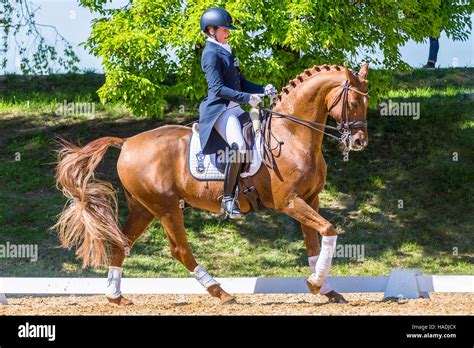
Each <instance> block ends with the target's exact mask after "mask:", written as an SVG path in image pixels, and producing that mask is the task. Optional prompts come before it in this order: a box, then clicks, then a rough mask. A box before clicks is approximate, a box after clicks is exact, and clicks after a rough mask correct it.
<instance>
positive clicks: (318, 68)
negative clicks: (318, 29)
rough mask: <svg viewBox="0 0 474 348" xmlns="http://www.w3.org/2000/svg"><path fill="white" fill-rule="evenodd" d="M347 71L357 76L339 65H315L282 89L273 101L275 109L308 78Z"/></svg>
mask: <svg viewBox="0 0 474 348" xmlns="http://www.w3.org/2000/svg"><path fill="white" fill-rule="evenodd" d="M334 70H336V71H346V72H351V73H352V74H353V75H355V76H357V73H356V72H354V71H352V70H349V69H347V68H346V67H344V66H339V65H327V64H324V65H314V66H313V67H312V68H309V69H304V71H303V72H302V73H300V74H298V75H297V76H296V77H295V78H293V79H291V80H290V81H289V82H288V84H287V85H286V86H285V87H283V88H282V89H281V92H280V93H279V94H278V95H277V96H276V98H275V100H274V101H273V104H272V107H274V106H275V105H276V104H277V103H279V102H280V101H281V100H282V99H283V98H284V97H285V96H287V95H288V94H290V92H291V91H292V90H293V89H295V88H296V87H297V86H298V85H300V84H302V83H303V82H304V81H305V80H307V79H308V78H310V77H312V76H314V75H317V74H320V73H322V72H326V71H334Z"/></svg>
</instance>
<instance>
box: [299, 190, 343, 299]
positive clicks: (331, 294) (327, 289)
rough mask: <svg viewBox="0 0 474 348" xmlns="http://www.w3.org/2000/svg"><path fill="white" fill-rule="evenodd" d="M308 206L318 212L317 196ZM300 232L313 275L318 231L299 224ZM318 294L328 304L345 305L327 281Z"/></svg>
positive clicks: (316, 255) (317, 252) (318, 251)
mask: <svg viewBox="0 0 474 348" xmlns="http://www.w3.org/2000/svg"><path fill="white" fill-rule="evenodd" d="M308 204H309V205H310V206H311V207H312V208H313V209H314V210H315V211H316V212H318V210H319V197H318V195H316V196H315V197H314V198H313V199H312V200H310V201H309V202H308ZM301 231H302V232H303V237H304V242H305V246H306V253H307V254H308V263H309V267H310V269H311V272H312V274H314V273H316V263H317V261H318V259H319V254H320V251H321V250H320V247H319V238H318V237H319V236H318V231H317V230H316V229H314V228H311V227H309V226H307V225H304V224H301ZM310 284H311V283H310ZM309 288H310V290H313V289H312V286H310V287H309ZM315 290H316V289H315ZM316 293H317V292H316ZM319 294H321V295H324V296H326V297H327V298H328V299H329V302H334V303H347V300H346V299H345V298H344V297H343V296H342V295H341V294H339V293H338V292H336V291H334V290H333V289H332V288H331V285H329V283H328V281H327V280H325V281H324V283H323V285H322V286H321V288H320V289H319Z"/></svg>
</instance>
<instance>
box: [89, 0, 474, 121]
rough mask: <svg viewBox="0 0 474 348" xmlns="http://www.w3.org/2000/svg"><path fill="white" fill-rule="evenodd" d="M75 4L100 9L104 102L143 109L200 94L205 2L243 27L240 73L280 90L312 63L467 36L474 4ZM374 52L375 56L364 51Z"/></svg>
mask: <svg viewBox="0 0 474 348" xmlns="http://www.w3.org/2000/svg"><path fill="white" fill-rule="evenodd" d="M81 4H82V5H83V6H85V7H88V8H90V9H91V11H95V12H97V13H99V14H100V15H101V17H100V18H99V19H97V20H95V21H94V23H93V26H92V34H91V36H90V38H89V40H88V42H87V46H88V47H89V49H90V50H91V52H92V53H93V54H95V55H97V56H99V57H100V58H102V60H103V67H104V70H105V72H106V77H107V78H106V83H105V84H104V86H103V87H102V88H101V89H100V90H99V94H100V97H101V99H102V101H123V102H125V104H126V105H127V106H128V107H130V108H131V109H132V110H133V111H134V112H135V113H137V114H143V113H145V112H146V113H148V114H149V115H160V114H162V110H163V109H162V106H163V105H164V104H165V99H166V97H167V96H169V95H182V96H187V97H189V98H190V99H191V100H194V101H197V100H199V99H202V98H203V97H204V96H205V95H206V93H207V85H206V82H205V78H204V75H203V73H202V71H201V66H200V59H201V52H202V49H203V47H204V42H205V37H204V36H203V34H202V33H201V31H200V28H199V19H200V16H201V14H202V13H203V12H204V11H205V10H206V9H207V8H209V7H225V8H226V9H227V10H228V11H229V12H230V13H231V14H232V16H233V18H234V22H235V25H236V26H237V27H238V28H239V30H235V31H233V32H232V35H231V36H230V38H229V43H230V45H231V46H232V48H233V50H234V52H235V53H236V55H237V56H238V57H239V60H240V63H241V68H242V71H243V72H244V75H245V76H246V78H247V79H249V80H252V81H255V82H258V83H262V84H266V83H272V84H274V85H275V86H277V87H281V86H283V85H284V84H286V82H287V81H288V80H289V79H290V78H292V77H294V76H295V75H296V74H298V73H299V72H301V71H302V70H303V69H305V68H308V67H311V66H313V65H315V64H340V65H345V66H349V67H351V66H352V67H354V66H356V65H359V64H360V62H361V61H365V62H372V63H378V64H379V65H381V66H383V67H385V68H388V69H394V68H398V69H400V68H406V67H407V65H406V64H405V63H404V62H403V61H402V59H401V55H400V51H399V47H401V46H403V45H404V44H405V43H406V42H407V41H408V40H410V39H413V40H415V41H422V40H424V39H426V38H427V37H428V36H436V35H438V34H439V32H440V31H441V30H445V31H446V33H447V34H448V35H449V36H450V37H452V38H453V39H455V40H465V39H466V38H467V37H468V33H469V32H468V30H470V28H471V23H470V14H471V12H472V10H473V8H474V7H473V4H472V3H471V2H470V1H469V2H466V1H451V0H430V1H424V0H380V1H369V0H367V1H363V0H352V1H351V0H298V1H296V0H228V1H208V0H187V1H181V0H134V1H133V2H130V3H129V4H128V6H125V7H124V8H121V9H107V7H106V4H107V0H81ZM377 50H381V52H382V53H383V59H382V60H381V61H378V60H377V59H374V58H370V57H369V55H370V54H372V53H374V52H375V51H377ZM372 86H373V84H372ZM375 87H377V86H375Z"/></svg>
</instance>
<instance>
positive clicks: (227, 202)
mask: <svg viewBox="0 0 474 348" xmlns="http://www.w3.org/2000/svg"><path fill="white" fill-rule="evenodd" d="M237 197H238V189H237V190H236V192H235V194H234V197H232V198H227V199H226V198H225V197H222V203H221V213H223V216H221V220H225V219H227V218H231V219H240V218H242V217H243V216H244V214H243V213H242V212H241V211H240V208H239V206H238V202H237ZM229 206H230V207H229ZM229 208H230V210H229Z"/></svg>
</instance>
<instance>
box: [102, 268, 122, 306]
mask: <svg viewBox="0 0 474 348" xmlns="http://www.w3.org/2000/svg"><path fill="white" fill-rule="evenodd" d="M122 270H123V269H122V267H114V266H110V267H109V275H108V277H107V290H106V292H105V295H106V296H107V297H110V298H117V297H120V295H122V292H121V291H120V281H121V279H122Z"/></svg>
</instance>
